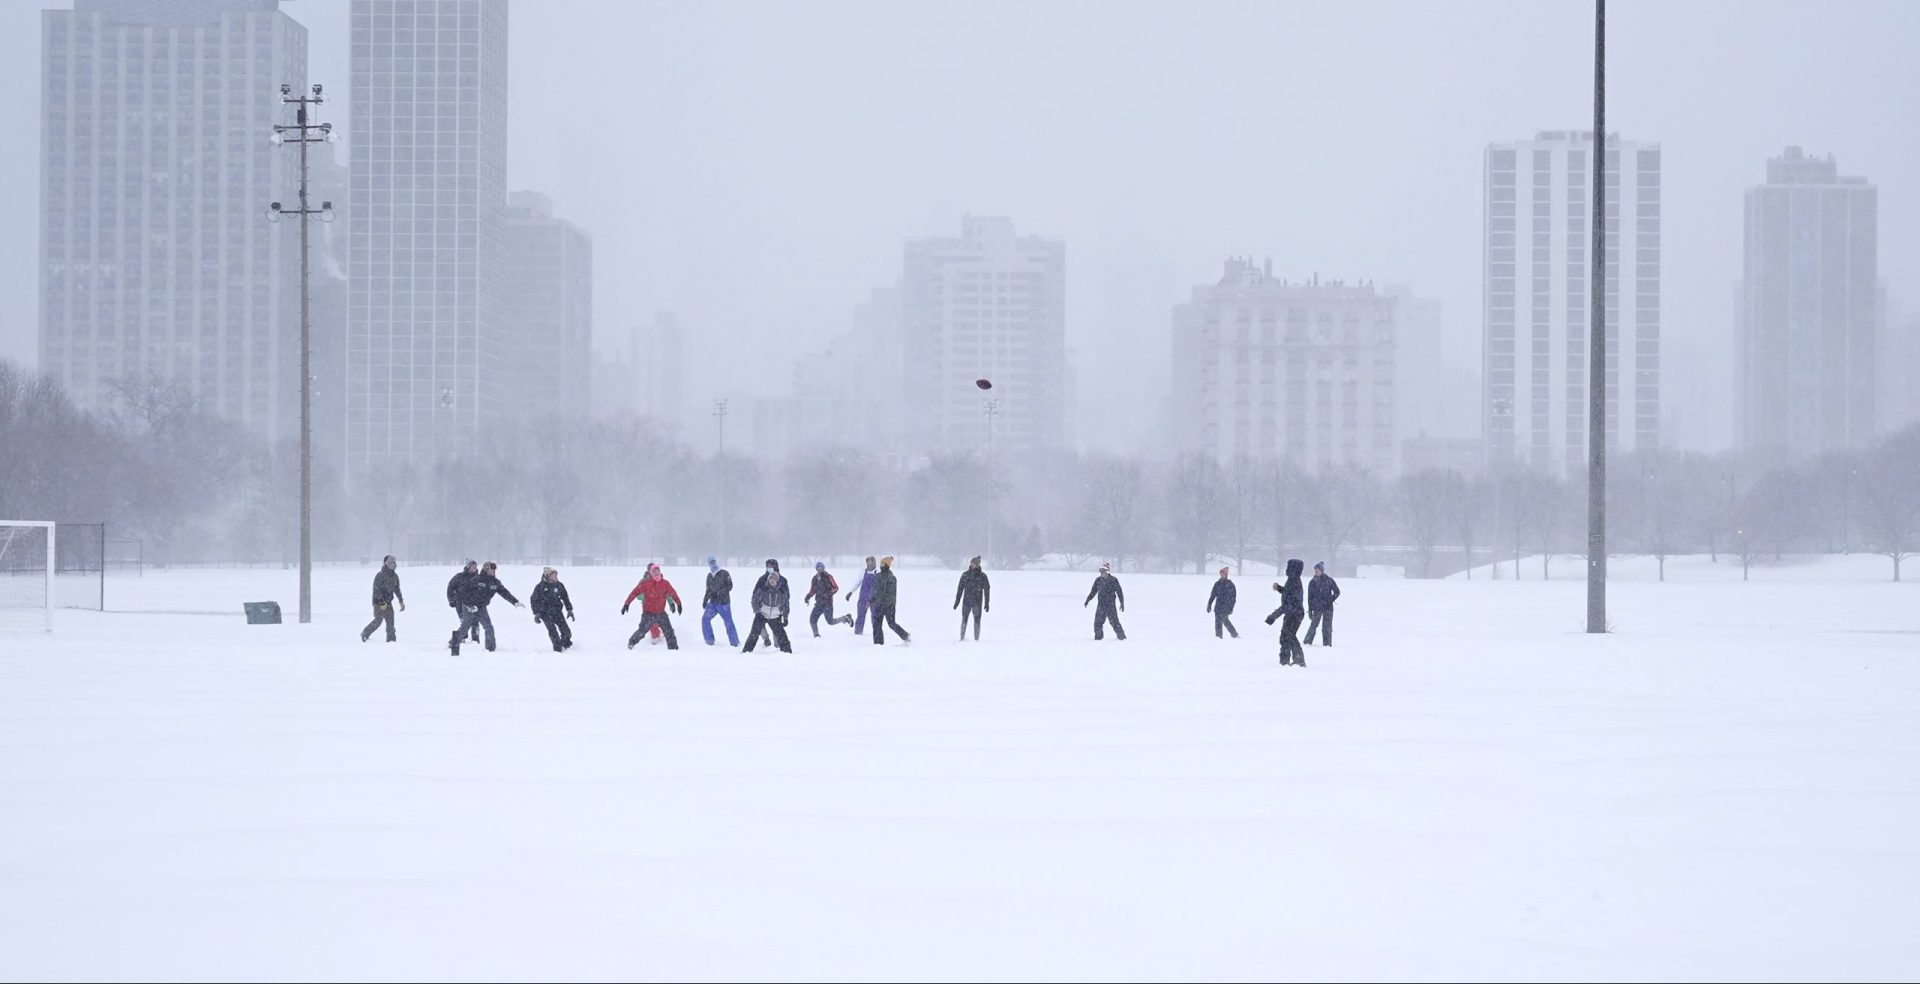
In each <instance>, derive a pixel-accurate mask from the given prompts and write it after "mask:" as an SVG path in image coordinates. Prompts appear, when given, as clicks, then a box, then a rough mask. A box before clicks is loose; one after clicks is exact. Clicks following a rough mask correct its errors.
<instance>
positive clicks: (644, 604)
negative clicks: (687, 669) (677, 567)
mask: <svg viewBox="0 0 1920 984" xmlns="http://www.w3.org/2000/svg"><path fill="white" fill-rule="evenodd" d="M635 598H639V599H640V627H639V628H637V629H634V630H633V635H632V636H631V637H629V638H628V639H627V648H628V649H632V648H633V647H635V646H637V645H639V644H640V639H641V638H642V637H643V636H645V635H646V634H647V631H648V630H649V629H653V630H658V631H661V632H664V633H665V634H666V637H667V648H668V649H679V648H680V639H679V637H678V636H675V635H674V634H673V619H671V618H669V617H668V616H667V610H668V609H669V608H671V609H672V610H673V613H674V614H675V615H678V614H680V612H681V611H682V610H683V609H682V608H681V605H680V593H679V592H678V591H675V590H673V585H672V584H669V583H667V575H666V572H665V571H662V570H661V569H660V565H659V564H648V565H647V573H646V576H644V577H642V578H641V579H640V583H639V584H636V585H634V586H633V590H632V591H630V592H628V593H627V600H626V601H625V602H623V603H622V604H621V605H620V614H622V615H625V614H626V613H627V609H628V608H631V607H632V606H633V599H635Z"/></svg>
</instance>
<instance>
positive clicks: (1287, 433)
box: [1171, 259, 1438, 475]
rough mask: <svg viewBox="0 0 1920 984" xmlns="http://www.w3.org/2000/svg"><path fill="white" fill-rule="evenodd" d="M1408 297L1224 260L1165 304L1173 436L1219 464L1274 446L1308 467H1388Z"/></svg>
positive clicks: (1272, 451) (1394, 453) (1380, 470)
mask: <svg viewBox="0 0 1920 984" xmlns="http://www.w3.org/2000/svg"><path fill="white" fill-rule="evenodd" d="M1407 300H1408V299H1407V298H1404V297H1402V296H1397V295H1395V294H1391V293H1383V292H1381V291H1379V290H1377V289H1375V288H1374V286H1373V285H1372V284H1368V283H1355V284H1349V283H1346V282H1344V281H1338V280H1332V281H1323V280H1321V279H1320V278H1318V277H1314V278H1313V279H1311V280H1307V281H1304V282H1292V283H1289V282H1288V281H1285V280H1280V279H1278V278H1275V277H1274V276H1273V272H1272V269H1271V266H1270V265H1268V266H1265V267H1262V266H1256V265H1255V264H1254V263H1253V262H1252V261H1251V260H1246V259H1230V260H1228V261H1227V262H1226V269H1225V271H1224V272H1223V274H1222V275H1221V277H1220V281H1219V282H1218V283H1216V284H1212V285H1208V286H1202V287H1195V288H1194V289H1193V297H1192V299H1191V300H1189V301H1188V302H1187V303H1185V304H1181V305H1179V306H1177V307H1175V308H1174V309H1173V350H1172V356H1173V392H1174V399H1173V409H1174V414H1175V416H1174V420H1173V421H1172V428H1171V430H1172V433H1173V434H1174V435H1175V436H1176V441H1177V443H1180V444H1181V445H1183V446H1184V447H1187V448H1189V449H1196V450H1202V451H1207V452H1210V453H1212V454H1213V455H1214V456H1215V457H1216V458H1218V459H1219V460H1221V461H1222V462H1225V461H1229V460H1231V459H1233V458H1235V457H1240V456H1245V457H1250V458H1261V457H1266V456H1269V455H1277V456H1279V457H1282V458H1284V459H1285V460H1286V461H1287V462H1288V464H1289V466H1291V467H1298V468H1303V469H1306V470H1309V471H1317V472H1326V471H1330V470H1334V469H1338V468H1359V469H1363V470H1367V471H1371V472H1374V473H1375V474H1379V475H1391V474H1394V473H1395V472H1396V471H1397V470H1398V468H1399V448H1400V436H1399V434H1398V432H1397V431H1396V428H1395V416H1396V410H1397V407H1396V400H1395V392H1394V390H1395V385H1394V374H1395V352H1396V346H1397V344H1398V335H1399V324H1398V321H1399V315H1400V309H1401V307H1402V305H1403V303H1406V302H1407ZM1437 369H1438V367H1435V371H1437Z"/></svg>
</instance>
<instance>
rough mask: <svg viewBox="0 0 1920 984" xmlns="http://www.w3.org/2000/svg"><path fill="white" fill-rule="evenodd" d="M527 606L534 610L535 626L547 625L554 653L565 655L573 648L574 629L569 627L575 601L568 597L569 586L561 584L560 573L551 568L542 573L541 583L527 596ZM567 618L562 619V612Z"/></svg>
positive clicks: (543, 570)
mask: <svg viewBox="0 0 1920 984" xmlns="http://www.w3.org/2000/svg"><path fill="white" fill-rule="evenodd" d="M527 605H528V607H530V608H532V609H533V624H535V625H539V624H541V623H545V624H546V626H547V639H548V640H549V641H551V642H552V643H553V651H554V652H556V653H564V652H566V651H567V650H569V649H572V648H573V628H572V627H571V626H569V625H567V623H568V622H571V621H573V599H572V598H569V597H567V586H566V585H564V584H561V583H560V572H559V571H556V570H554V569H553V568H551V567H548V568H544V569H542V570H541V571H540V583H539V584H536V585H534V586H533V591H532V593H530V594H529V595H528V596H527ZM563 609H564V611H565V617H564V618H563V617H561V613H562V610H563Z"/></svg>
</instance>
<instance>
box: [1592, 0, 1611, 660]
mask: <svg viewBox="0 0 1920 984" xmlns="http://www.w3.org/2000/svg"><path fill="white" fill-rule="evenodd" d="M1587 290H1588V291H1589V292H1590V293H1591V294H1592V295H1593V317H1592V318H1591V319H1590V323H1589V324H1588V325H1587V631H1588V632H1605V631H1607V0H1593V275H1592V276H1591V277H1589V278H1588V280H1587Z"/></svg>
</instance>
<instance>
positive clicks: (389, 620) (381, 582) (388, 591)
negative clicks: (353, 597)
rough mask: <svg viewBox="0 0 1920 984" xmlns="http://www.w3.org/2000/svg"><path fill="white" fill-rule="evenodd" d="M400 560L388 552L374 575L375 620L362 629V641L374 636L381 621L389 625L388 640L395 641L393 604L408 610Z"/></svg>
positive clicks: (402, 609)
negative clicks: (403, 596) (401, 586)
mask: <svg viewBox="0 0 1920 984" xmlns="http://www.w3.org/2000/svg"><path fill="white" fill-rule="evenodd" d="M399 566H400V562H399V561H397V560H395V559H393V555H392V554H388V555H387V556H386V557H385V558H384V559H383V560H381V561H380V569H379V570H378V571H376V572H374V575H373V621H371V622H368V623H367V627H366V628H364V629H361V630H360V641H361V642H366V641H367V640H368V639H371V638H373V630H374V629H377V628H379V627H380V625H381V623H383V622H384V623H386V626H387V641H388V642H392V641H394V634H393V606H394V605H399V606H400V610H401V611H403V612H404V611H406V610H407V600H406V599H405V598H402V597H401V596H400V571H399V569H398V568H399Z"/></svg>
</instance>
